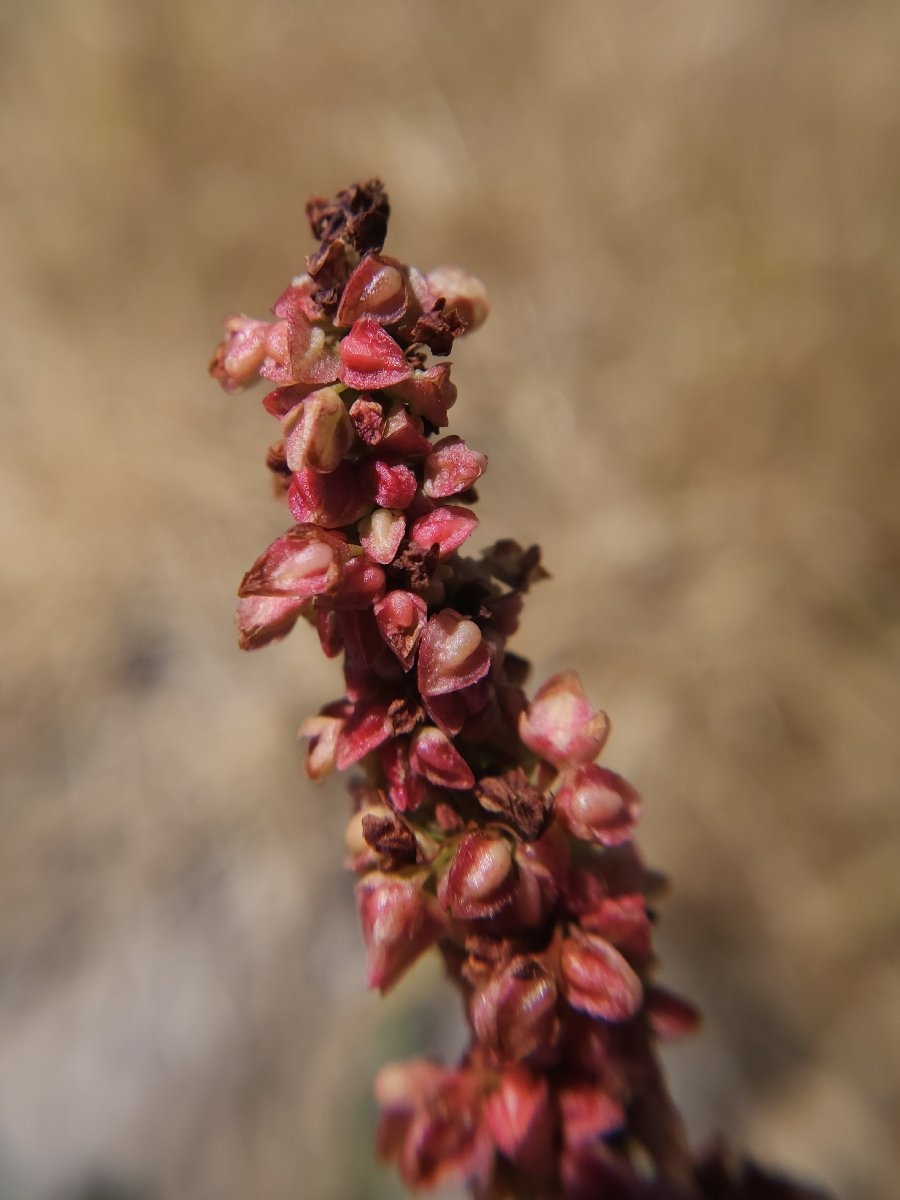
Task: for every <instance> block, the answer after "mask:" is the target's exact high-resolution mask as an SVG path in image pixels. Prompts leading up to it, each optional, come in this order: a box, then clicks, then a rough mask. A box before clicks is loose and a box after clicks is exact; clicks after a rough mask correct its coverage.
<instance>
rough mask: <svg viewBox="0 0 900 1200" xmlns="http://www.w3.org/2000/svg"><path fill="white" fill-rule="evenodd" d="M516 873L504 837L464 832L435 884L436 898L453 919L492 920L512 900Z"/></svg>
mask: <svg viewBox="0 0 900 1200" xmlns="http://www.w3.org/2000/svg"><path fill="white" fill-rule="evenodd" d="M515 884H516V870H515V863H514V861H513V855H512V850H511V849H510V846H509V843H508V842H507V841H506V839H505V838H502V837H493V836H492V835H491V834H488V833H481V832H479V833H467V834H465V835H464V836H463V837H462V838H460V840H459V843H458V845H457V847H456V854H455V855H454V857H453V862H452V863H451V864H450V867H449V869H448V871H447V873H446V874H445V875H444V877H443V878H442V879H441V882H440V884H439V885H438V899H439V900H440V902H441V904H442V905H443V906H444V908H445V909H446V910H447V912H449V913H450V915H451V916H453V917H460V918H462V919H463V920H474V919H478V918H480V917H492V916H495V915H496V914H497V913H499V912H501V911H502V910H503V909H504V908H505V907H506V906H507V905H508V904H509V903H510V901H511V900H512V895H513V890H514V888H515Z"/></svg>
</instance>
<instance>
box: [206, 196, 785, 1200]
mask: <svg viewBox="0 0 900 1200" xmlns="http://www.w3.org/2000/svg"><path fill="white" fill-rule="evenodd" d="M388 213H389V207H388V200H387V196H386V194H385V192H384V189H383V187H382V185H381V183H380V182H379V181H378V180H370V181H369V182H368V183H365V184H357V185H354V186H352V187H350V188H348V189H347V190H345V191H343V192H341V193H340V194H339V195H338V196H337V197H336V198H335V199H334V200H332V201H327V200H325V199H322V198H319V197H316V198H314V199H312V200H311V201H310V202H309V204H308V205H307V216H308V218H309V223H310V226H311V228H312V231H313V233H314V235H315V236H316V237H317V238H318V239H319V240H320V242H321V245H320V247H319V249H318V250H317V251H316V252H315V253H314V254H312V255H310V257H309V258H308V259H307V271H306V273H305V274H303V275H301V276H299V277H298V278H296V279H294V280H293V282H292V283H291V285H290V286H289V287H288V288H287V289H286V290H285V291H284V292H283V293H282V294H281V296H280V297H279V298H278V300H277V301H276V303H275V305H274V308H273V312H274V316H275V320H274V321H260V320H255V319H253V318H251V317H248V316H243V315H240V316H232V317H229V318H228V319H227V320H226V330H227V333H226V337H225V339H224V341H223V342H222V343H221V345H220V346H219V348H218V350H217V352H216V355H215V357H214V359H213V361H212V364H211V367H210V369H211V372H212V374H213V375H214V377H215V378H216V379H218V380H219V381H220V383H221V384H222V386H223V387H224V388H225V389H226V390H228V391H234V390H236V389H239V388H242V387H244V386H246V385H249V384H251V383H253V382H254V381H255V380H256V379H257V378H258V377H262V378H263V379H265V380H268V381H269V382H270V383H271V384H274V385H275V387H274V390H273V391H270V392H269V393H268V395H266V396H265V398H264V400H263V404H264V406H265V408H266V410H267V411H268V412H269V413H270V414H271V415H272V416H273V417H274V418H275V419H276V420H278V421H279V423H280V425H281V436H280V437H279V439H278V441H277V442H276V443H275V444H274V445H273V446H271V448H270V449H269V451H268V456H267V462H268V466H269V468H270V470H271V471H272V473H273V477H274V481H275V487H276V491H277V493H278V494H279V495H280V496H281V497H282V498H283V500H284V502H285V503H286V505H287V508H288V509H289V511H290V514H291V516H292V518H293V520H294V522H295V523H294V524H293V525H292V526H291V528H290V529H288V530H287V532H286V533H284V534H283V535H282V536H281V537H278V538H276V539H275V541H274V542H273V543H272V544H271V545H270V546H269V547H268V549H266V550H265V551H264V552H263V554H262V555H261V556H260V557H259V558H258V559H257V561H256V562H255V563H254V564H253V566H252V567H251V568H250V570H249V571H248V572H247V574H246V575H245V576H244V578H243V580H242V582H241V585H240V589H239V595H240V603H239V607H238V612H237V623H238V630H239V636H240V644H241V645H242V646H243V647H244V648H245V649H255V648H256V647H259V646H262V645H265V644H266V643H268V642H272V641H274V640H276V639H279V638H282V637H284V636H285V635H286V634H287V633H289V632H290V630H291V629H292V628H293V626H294V625H295V623H296V622H297V620H298V619H299V618H301V617H302V618H304V619H305V620H306V621H308V622H309V623H310V624H311V625H313V626H314V627H315V629H316V630H317V632H318V635H319V639H320V642H321V645H322V649H323V651H324V653H325V654H326V655H327V656H328V657H329V658H332V657H337V656H339V655H343V669H344V678H345V681H346V695H345V696H344V697H343V698H342V699H340V700H336V701H334V702H333V703H331V704H328V705H326V706H325V707H324V708H323V709H322V710H321V712H320V713H319V714H318V715H317V716H313V717H310V718H309V719H308V720H307V721H305V722H304V724H303V726H302V728H301V732H302V733H303V734H304V735H305V737H306V738H307V739H308V742H309V747H308V754H307V771H308V773H309V775H310V776H311V777H312V778H313V779H320V778H322V777H323V776H324V775H325V774H326V773H327V772H329V771H330V770H331V769H332V768H335V767H336V768H337V769H338V770H346V769H348V768H350V767H354V766H356V767H359V768H360V770H361V772H362V775H361V777H360V778H357V779H355V780H354V781H353V782H352V783H351V785H350V791H351V795H352V797H353V805H354V814H353V817H352V820H351V822H350V825H349V828H348V834H347V841H348V847H349V862H350V866H351V867H352V869H353V870H354V871H356V872H357V874H358V875H359V882H358V883H357V885H356V898H357V904H358V909H359V914H360V919H361V923H362V930H363V937H364V939H365V944H366V949H367V953H368V982H369V985H370V986H371V987H373V988H377V989H379V990H380V991H381V992H386V991H388V990H389V989H390V988H392V987H393V986H394V984H395V983H397V981H398V980H399V979H400V978H401V977H402V976H403V975H404V974H405V972H406V971H407V970H409V968H410V967H411V966H412V965H413V964H414V963H415V962H416V960H417V959H418V958H419V957H420V956H421V955H422V954H423V953H425V952H426V951H427V950H428V949H429V948H431V947H433V946H436V947H437V948H438V949H439V951H440V953H441V954H442V955H443V958H444V961H445V964H446V969H447V973H448V975H449V977H450V978H451V979H452V980H453V981H454V983H456V984H457V985H458V987H459V989H460V991H461V993H462V997H463V1000H464V1004H465V1008H466V1012H467V1016H468V1022H469V1025H470V1027H471V1043H470V1046H469V1048H468V1050H467V1052H466V1054H465V1056H464V1057H463V1060H462V1062H461V1063H460V1064H459V1065H458V1066H456V1067H453V1068H447V1067H443V1066H440V1065H438V1064H436V1063H434V1062H431V1061H427V1060H417V1061H414V1062H411V1063H407V1064H404V1065H394V1066H388V1067H386V1068H384V1069H383V1070H382V1071H381V1073H380V1074H379V1076H378V1079H377V1082H376V1095H377V1099H378V1102H379V1105H380V1108H381V1120H380V1126H379V1131H378V1144H379V1150H380V1152H381V1154H382V1155H383V1156H384V1157H385V1158H387V1159H389V1160H393V1161H394V1162H396V1164H397V1166H398V1168H399V1171H400V1173H401V1175H402V1177H403V1179H404V1180H405V1182H406V1183H407V1184H408V1185H409V1186H410V1187H412V1188H414V1189H419V1188H429V1187H433V1186H437V1185H441V1184H445V1183H450V1182H456V1183H460V1182H464V1183H468V1184H469V1185H470V1186H471V1187H472V1188H473V1192H474V1194H475V1195H476V1196H477V1197H479V1198H481V1200H502V1198H504V1197H509V1198H512V1197H517V1198H525V1197H531V1198H535V1200H538V1198H539V1200H551V1198H553V1200H555V1198H560V1200H562V1198H565V1200H589V1198H594V1197H598V1196H600V1197H608V1198H609V1200H614V1198H619V1197H632V1196H634V1197H637V1196H641V1197H645V1196H647V1197H649V1196H654V1197H669V1196H692V1195H699V1194H700V1193H701V1191H702V1194H704V1195H708V1196H713V1195H716V1196H726V1195H728V1196H731V1195H734V1196H737V1195H742V1196H743V1195H748V1196H749V1195H750V1194H751V1193H752V1194H753V1195H757V1194H758V1195H760V1196H762V1195H763V1194H765V1195H772V1196H774V1195H776V1194H780V1193H776V1192H769V1191H768V1190H765V1189H763V1190H760V1191H757V1190H753V1189H752V1188H751V1186H750V1185H751V1182H752V1181H750V1180H749V1178H748V1177H746V1173H745V1176H744V1177H742V1182H741V1183H740V1184H739V1181H738V1180H737V1176H733V1175H731V1174H729V1173H728V1171H727V1170H726V1168H725V1167H724V1166H723V1165H722V1163H721V1162H720V1161H718V1160H716V1161H715V1162H712V1160H710V1161H709V1162H708V1163H707V1165H706V1167H705V1168H704V1170H705V1174H702V1173H698V1168H697V1166H696V1164H695V1163H694V1162H693V1161H692V1158H691V1155H690V1152H689V1150H688V1147H687V1143H686V1139H685V1137H684V1133H683V1130H682V1125H681V1121H680V1118H679V1117H678V1115H677V1113H676V1110H675V1108H674V1106H673V1104H672V1102H671V1100H670V1097H669V1094H668V1091H667V1088H666V1086H665V1082H664V1079H663V1075H662V1072H661V1069H660V1067H659V1063H658V1058H657V1050H656V1043H657V1040H658V1039H660V1038H668V1037H672V1036H678V1035H681V1034H684V1033H686V1032H689V1031H690V1030H691V1029H693V1027H694V1026H695V1024H696V1021H697V1017H696V1012H695V1010H694V1009H693V1008H692V1007H691V1006H690V1005H689V1004H688V1003H687V1002H686V1001H684V1000H682V999H680V998H678V997H676V996H675V995H673V994H672V993H670V992H668V991H666V990H665V989H663V988H661V987H659V986H658V985H657V984H655V983H654V982H653V981H652V972H653V966H654V956H653V947H652V925H653V920H654V913H653V909H652V907H651V903H652V898H653V895H654V890H655V889H656V888H658V886H659V877H658V876H654V875H652V874H651V873H649V872H648V871H647V870H646V869H645V868H644V866H643V865H642V863H641V860H640V858H639V856H638V854H637V851H636V850H635V847H634V843H633V840H632V838H633V833H634V828H635V822H636V821H637V818H638V813H639V798H638V795H637V793H636V792H635V790H634V788H632V787H631V786H630V785H629V784H628V783H627V782H626V781H625V780H624V779H623V778H621V776H619V775H617V774H616V773H615V772H614V771H612V770H610V769H608V768H607V767H602V766H598V765H597V763H596V762H595V760H596V759H597V757H598V756H599V754H600V753H601V751H602V750H603V747H604V744H605V742H606V740H607V736H608V733H609V722H608V720H607V718H606V716H605V715H604V714H603V713H601V712H596V711H595V710H594V709H593V708H592V706H591V704H590V702H589V701H588V699H587V698H586V696H585V694H584V692H583V690H582V687H581V684H580V682H579V680H578V677H577V676H576V675H575V674H574V673H572V672H564V673H562V674H559V675H556V676H554V677H553V678H552V679H550V680H549V681H548V682H547V683H545V684H544V685H543V686H542V687H541V688H539V689H538V691H537V692H536V694H535V695H534V696H533V698H532V699H531V700H528V699H527V698H526V694H525V692H524V690H523V684H524V682H525V680H526V677H527V675H528V671H529V663H528V662H527V661H526V660H525V659H523V658H521V657H520V656H519V655H517V654H515V653H512V652H511V651H509V650H508V649H507V641H508V639H509V638H510V637H511V635H512V634H513V633H515V631H516V628H517V624H518V620H519V615H520V611H521V608H522V603H523V597H524V595H525V593H526V592H527V591H528V589H529V587H530V586H531V585H532V584H533V583H535V582H537V581H538V580H540V579H541V578H543V577H544V575H545V572H544V571H543V570H542V568H541V565H540V552H539V550H538V548H537V547H536V546H531V547H527V548H525V547H522V546H520V545H519V544H518V543H517V542H515V541H512V540H504V541H500V542H497V543H496V544H494V545H493V546H490V547H489V548H488V549H486V550H484V551H482V552H481V554H480V555H478V556H477V557H470V556H467V555H465V554H463V553H462V547H463V545H464V543H466V542H467V541H468V539H469V537H470V536H471V534H472V533H473V532H474V530H475V528H476V526H477V523H478V521H477V517H476V516H475V514H474V512H473V510H472V505H473V504H474V503H475V501H476V499H477V496H476V492H475V484H476V482H477V481H478V480H479V479H480V477H481V476H482V475H483V474H484V471H485V469H486V467H487V459H486V457H485V456H484V455H483V454H480V453H479V452H478V451H476V450H473V449H471V448H470V447H469V446H468V445H467V444H466V442H465V441H464V440H463V439H462V438H460V437H457V436H455V435H452V434H451V435H444V433H443V431H444V429H445V428H446V427H447V425H448V413H449V410H450V408H451V406H452V405H453V403H454V401H455V399H456V388H455V387H454V385H453V383H452V382H451V379H450V364H449V363H448V362H446V361H434V360H435V359H443V358H444V357H445V356H446V355H447V354H448V353H449V352H450V350H451V347H452V346H453V343H454V340H455V339H456V338H457V337H460V336H462V335H464V334H467V333H469V332H471V331H473V330H474V329H477V328H478V326H479V325H481V324H482V322H483V321H484V319H485V317H486V316H487V312H488V303H487V297H486V294H485V289H484V287H483V285H482V284H481V283H480V282H479V281H478V280H477V279H475V278H474V277H473V276H471V275H468V274H466V273H465V272H463V271H461V270H458V269H456V268H450V267H444V268H440V269H438V270H434V271H431V272H430V273H428V274H427V275H423V274H421V273H420V272H419V271H417V270H416V269H415V268H414V267H410V266H406V265H404V264H403V263H401V262H399V261H398V260H397V259H394V258H390V257H388V256H387V255H385V254H383V253H382V246H383V244H384V240H385V235H386V232H387V219H388ZM710 1163H712V1165H710ZM762 1178H763V1177H762V1176H759V1179H760V1180H761V1179H762ZM758 1182H759V1181H757V1183H758ZM783 1194H784V1195H789V1194H790V1195H794V1194H795V1193H793V1192H790V1193H788V1192H785V1193H783ZM796 1194H799V1193H796Z"/></svg>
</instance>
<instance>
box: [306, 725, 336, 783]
mask: <svg viewBox="0 0 900 1200" xmlns="http://www.w3.org/2000/svg"><path fill="white" fill-rule="evenodd" d="M343 724H344V722H343V719H342V718H341V717H339V716H330V715H327V714H325V713H319V714H318V715H317V716H315V717H307V718H306V720H305V721H304V722H303V724H302V725H301V726H300V736H301V737H304V738H306V739H307V740H308V741H309V747H308V749H307V751H306V773H307V775H308V776H309V777H310V779H322V778H323V777H324V776H325V775H327V774H328V772H329V771H330V770H331V769H332V767H333V766H334V759H335V752H336V750H337V740H338V734H339V733H340V732H341V729H342V727H343Z"/></svg>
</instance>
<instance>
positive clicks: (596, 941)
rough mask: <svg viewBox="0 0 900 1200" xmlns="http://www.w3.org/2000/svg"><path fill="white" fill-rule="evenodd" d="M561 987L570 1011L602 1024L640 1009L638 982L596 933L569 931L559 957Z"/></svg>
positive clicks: (610, 947)
mask: <svg viewBox="0 0 900 1200" xmlns="http://www.w3.org/2000/svg"><path fill="white" fill-rule="evenodd" d="M560 967H561V972H562V988H563V992H564V993H565V996H566V999H567V1000H568V1001H569V1003H570V1004H571V1005H572V1007H573V1008H577V1009H578V1010H579V1011H580V1012H585V1013H588V1014H589V1015H590V1016H592V1017H601V1018H602V1019H603V1020H605V1021H627V1020H628V1018H629V1017H633V1016H634V1014H635V1013H636V1012H637V1011H638V1009H639V1008H640V1006H641V999H642V996H643V988H642V987H641V981H640V979H639V977H638V976H637V975H636V974H635V972H634V971H633V970H632V968H631V967H630V966H629V965H628V963H627V962H626V961H625V959H624V958H623V957H622V955H621V954H620V953H619V951H618V950H616V949H615V948H614V947H613V946H611V945H610V944H609V942H607V941H605V940H604V939H603V938H601V937H598V936H597V935H596V934H592V933H584V932H582V931H581V930H580V929H577V928H575V929H573V930H572V931H571V932H570V934H569V936H568V937H567V938H566V939H565V941H564V942H563V946H562V954H561V957H560Z"/></svg>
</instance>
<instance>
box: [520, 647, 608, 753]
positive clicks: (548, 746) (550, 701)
mask: <svg viewBox="0 0 900 1200" xmlns="http://www.w3.org/2000/svg"><path fill="white" fill-rule="evenodd" d="M519 735H520V736H521V738H522V741H523V742H524V743H525V745H526V746H528V748H529V749H530V750H533V751H534V752H535V754H539V755H540V756H541V758H543V759H546V761H547V762H550V763H553V765H554V766H557V767H564V766H570V765H571V766H574V765H577V764H579V763H586V762H590V761H591V760H592V759H594V758H596V757H597V755H598V754H599V753H600V751H601V750H602V749H603V746H604V744H605V742H606V739H607V737H608V736H609V719H608V717H607V716H606V714H605V713H598V712H594V710H593V709H592V708H591V705H590V702H589V701H588V699H587V697H586V696H585V694H584V690H583V688H582V686H581V681H580V680H579V678H578V676H577V675H576V674H575V672H574V671H563V672H561V673H560V674H559V675H554V676H553V678H552V679H548V680H547V682H546V683H545V684H544V686H543V687H542V688H540V690H539V691H538V693H537V695H536V696H535V698H534V699H533V700H532V702H531V704H530V705H529V706H528V710H527V712H525V713H524V714H523V715H522V717H521V719H520V721H519Z"/></svg>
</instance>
